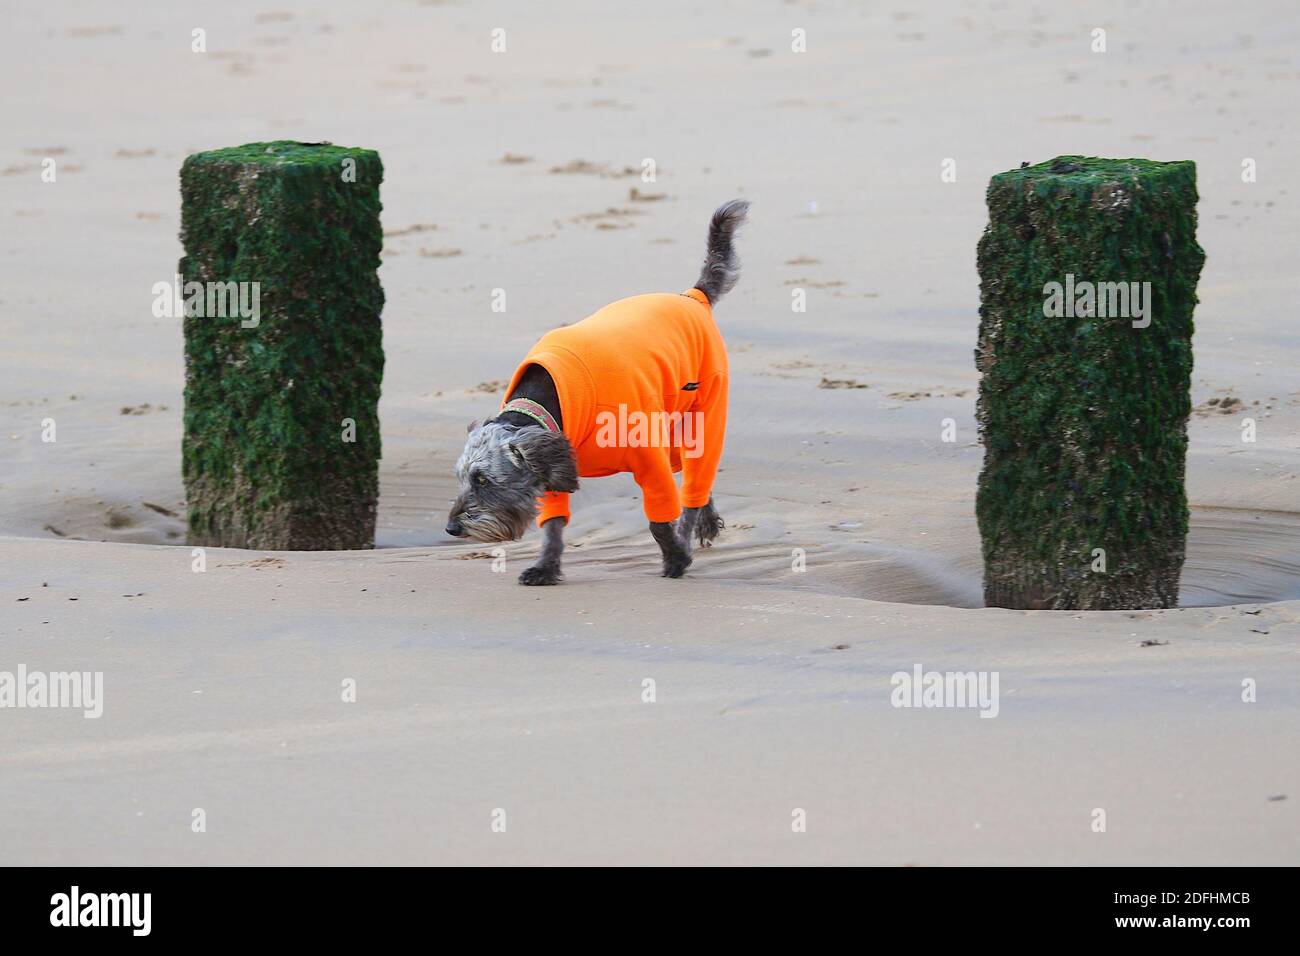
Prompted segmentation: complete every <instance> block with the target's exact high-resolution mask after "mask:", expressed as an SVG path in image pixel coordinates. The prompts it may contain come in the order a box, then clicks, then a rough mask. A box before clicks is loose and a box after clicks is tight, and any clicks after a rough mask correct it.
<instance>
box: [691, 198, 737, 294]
mask: <svg viewBox="0 0 1300 956" xmlns="http://www.w3.org/2000/svg"><path fill="white" fill-rule="evenodd" d="M748 213H749V200H747V199H733V200H731V202H724V203H723V204H722V205H721V206H719V207H718V208H717V210H716V211H715V212H714V213H713V218H712V219H710V220H709V250H708V252H707V253H706V254H705V256H704V268H703V269H702V270H701V271H700V277H699V278H698V279H696V280H695V288H697V289H699V290H700V291H701V292H703V293H704V294H705V296H706V297H708V300H709V304H710V305H716V304H717V301H718V300H719V299H721V298H722V297H723V296H724V295H726V294H727V293H728V292H730V291H731V290H732V288H733V287H734V286H735V285H736V280H737V279H739V278H740V260H739V259H737V258H736V250H735V249H734V248H733V247H732V244H731V241H732V239H733V238H734V237H735V235H736V230H737V229H738V228H740V224H741V223H742V222H744V221H745V217H746V215H747V214H748Z"/></svg>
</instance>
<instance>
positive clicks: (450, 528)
mask: <svg viewBox="0 0 1300 956" xmlns="http://www.w3.org/2000/svg"><path fill="white" fill-rule="evenodd" d="M446 530H447V533H448V534H449V535H451V536H452V537H453V538H463V537H465V528H464V526H463V525H461V523H460V519H458V518H452V519H450V520H449V521H448V522H447V529H446Z"/></svg>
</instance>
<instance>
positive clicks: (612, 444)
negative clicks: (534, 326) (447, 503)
mask: <svg viewBox="0 0 1300 956" xmlns="http://www.w3.org/2000/svg"><path fill="white" fill-rule="evenodd" d="M748 209H749V203H748V202H745V201H744V200H739V199H734V200H732V201H731V202H728V203H724V204H723V205H722V206H720V207H719V208H718V209H717V211H715V212H714V214H713V218H712V219H711V220H710V222H709V237H708V250H707V253H706V256H705V259H704V268H703V270H702V271H701V272H700V277H699V279H697V280H696V282H695V285H694V286H693V287H692V288H690V289H688V290H686V291H685V292H682V293H654V294H650V295H638V296H632V297H630V298H627V299H620V300H619V301H617V302H613V303H611V304H609V305H607V306H605V307H604V308H603V309H600V310H599V311H598V312H596V313H594V314H592V315H590V316H588V317H587V318H585V319H583V320H582V321H581V322H577V323H575V324H573V325H568V326H563V327H561V328H559V329H553V330H552V331H550V332H548V333H546V335H544V336H543V337H542V339H541V340H540V341H539V342H538V343H537V344H536V345H535V346H534V347H533V348H532V350H531V351H530V352H529V353H528V354H527V355H526V356H525V358H524V360H523V362H522V363H520V365H519V367H518V369H517V370H516V371H515V374H514V376H513V378H512V379H511V381H510V384H509V386H508V387H507V388H506V399H505V401H504V402H503V403H502V405H501V410H500V412H498V414H497V415H496V417H495V418H491V419H489V420H488V421H485V422H483V423H481V424H480V423H478V422H474V423H472V424H471V425H470V426H469V436H468V438H467V439H466V441H465V450H464V451H463V452H462V453H461V456H460V459H459V460H458V461H457V462H456V477H457V479H458V480H459V482H460V489H459V494H458V495H457V498H456V502H455V504H453V505H452V508H451V512H450V514H448V516H447V533H448V534H450V535H453V536H455V537H458V538H472V539H474V540H477V541H514V540H516V539H517V538H519V537H521V536H522V535H523V533H524V531H525V530H526V529H527V527H528V524H529V522H530V521H532V520H533V519H534V518H536V520H537V523H538V524H539V525H540V526H541V528H542V553H541V556H540V557H539V559H538V561H537V563H536V564H535V565H533V566H532V567H530V568H528V569H527V570H526V571H524V572H523V574H521V575H520V576H519V580H520V582H521V583H523V584H558V583H559V581H560V579H561V576H562V575H561V573H560V554H561V552H562V551H563V550H564V527H565V525H566V524H567V523H568V519H569V494H570V493H571V492H574V491H577V489H578V478H579V476H581V477H583V478H597V477H601V476H604V475H612V474H616V473H618V472H631V473H632V475H633V477H634V478H635V479H636V482H637V484H638V485H639V486H640V488H641V493H642V504H643V510H644V511H645V515H646V517H647V518H648V519H649V522H650V534H651V536H652V537H653V538H654V540H655V542H656V543H657V544H658V545H659V550H660V552H661V554H662V556H663V575H664V577H669V578H678V577H681V576H682V574H683V573H684V572H685V571H686V569H687V568H688V567H689V566H690V564H691V548H692V542H698V543H699V544H700V545H701V546H702V547H707V546H708V545H709V544H711V543H712V541H713V539H714V538H716V537H717V536H718V532H719V531H721V530H722V528H723V522H722V519H721V518H720V517H719V516H718V513H717V511H716V510H715V509H714V506H713V497H712V492H713V482H714V479H715V477H716V476H717V471H718V463H719V461H720V460H721V457H722V444H723V439H724V436H725V431H726V415H727V384H728V370H727V351H726V346H725V344H724V343H723V341H722V335H721V333H720V332H719V331H718V326H717V323H715V322H714V320H713V306H714V305H715V304H716V303H717V302H718V300H719V299H721V298H722V297H723V296H724V295H726V294H727V293H728V292H729V291H731V289H732V287H733V286H734V285H735V284H736V280H737V279H738V278H739V276H740V266H739V263H738V262H737V260H736V254H735V250H734V248H733V245H732V240H733V238H734V236H735V233H736V229H737V228H738V227H739V226H740V224H741V223H743V222H744V221H745V217H746V213H747V211H748ZM675 472H680V473H681V475H682V483H681V487H680V488H678V485H677V483H676V481H675V479H674V477H673V475H674V473H675Z"/></svg>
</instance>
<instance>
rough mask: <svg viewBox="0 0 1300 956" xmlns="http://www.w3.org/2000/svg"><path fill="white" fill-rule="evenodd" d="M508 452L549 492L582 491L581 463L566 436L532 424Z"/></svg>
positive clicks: (510, 444) (522, 431)
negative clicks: (580, 479) (579, 484)
mask: <svg viewBox="0 0 1300 956" xmlns="http://www.w3.org/2000/svg"><path fill="white" fill-rule="evenodd" d="M506 451H507V452H508V453H509V454H510V457H511V458H513V459H514V460H515V461H516V462H517V463H518V464H519V465H521V466H522V467H524V468H527V469H528V470H529V471H531V472H532V473H533V474H534V475H536V476H537V479H538V480H539V481H540V482H541V483H542V487H543V488H544V489H545V490H547V491H577V490H578V462H577V459H576V458H574V456H573V447H572V446H571V445H570V444H569V440H568V439H567V438H565V437H564V436H563V435H559V434H556V433H555V432H552V431H547V430H546V429H545V428H541V427H538V426H533V425H530V426H529V427H527V428H521V429H519V433H518V434H517V435H516V436H515V437H514V438H512V439H511V440H510V443H509V444H508V445H507V446H506Z"/></svg>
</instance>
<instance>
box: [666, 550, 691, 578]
mask: <svg viewBox="0 0 1300 956" xmlns="http://www.w3.org/2000/svg"><path fill="white" fill-rule="evenodd" d="M690 566H691V556H690V555H689V554H686V553H685V552H682V553H681V554H672V555H668V554H666V555H664V570H663V576H664V577H666V578H680V577H681V576H682V575H683V574H685V573H686V569H687V568H689V567H690Z"/></svg>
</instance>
